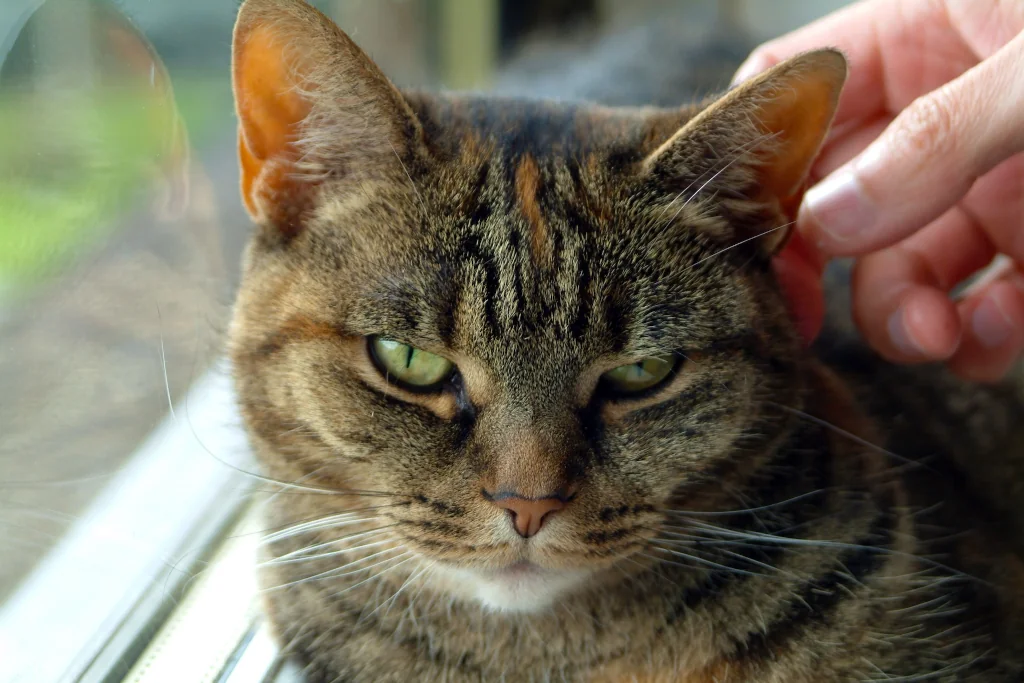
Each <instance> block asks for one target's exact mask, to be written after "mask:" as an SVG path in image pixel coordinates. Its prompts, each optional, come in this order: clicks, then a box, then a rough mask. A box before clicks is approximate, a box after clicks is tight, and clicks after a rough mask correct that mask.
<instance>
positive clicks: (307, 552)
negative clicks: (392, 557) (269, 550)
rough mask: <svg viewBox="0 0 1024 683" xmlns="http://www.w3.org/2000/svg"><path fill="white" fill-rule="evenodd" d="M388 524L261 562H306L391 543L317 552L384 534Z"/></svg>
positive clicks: (390, 540)
mask: <svg viewBox="0 0 1024 683" xmlns="http://www.w3.org/2000/svg"><path fill="white" fill-rule="evenodd" d="M390 526H391V525H389V526H388V527H380V528H377V529H372V530H370V531H365V532H363V533H359V534H350V535H348V536H343V537H341V538H338V539H335V540H333V541H328V542H326V543H316V544H314V545H310V546H306V547H304V548H299V549H298V550H292V551H291V552H288V553H285V554H283V555H279V556H277V557H275V558H273V559H271V560H265V561H264V562H262V563H261V564H287V563H291V562H307V561H309V560H316V559H322V558H325V557H334V556H336V555H344V554H346V553H352V552H355V551H357V550H361V549H363V548H369V547H373V546H378V545H383V544H385V543H391V542H392V539H385V540H382V541H373V542H369V543H365V544H363V545H358V546H348V545H346V546H345V547H344V548H340V549H338V550H331V551H329V552H326V553H319V552H317V551H319V550H322V549H324V548H327V547H336V546H337V544H339V543H349V542H351V541H356V540H360V539H364V538H367V537H370V538H373V537H374V536H382V535H385V534H384V530H385V529H387V528H389V527H390ZM311 553H315V554H311Z"/></svg>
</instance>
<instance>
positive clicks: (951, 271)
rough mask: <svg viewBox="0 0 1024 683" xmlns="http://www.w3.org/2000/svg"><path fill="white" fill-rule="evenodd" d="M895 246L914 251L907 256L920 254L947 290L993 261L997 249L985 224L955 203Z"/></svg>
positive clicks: (936, 281) (939, 286) (931, 272)
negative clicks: (955, 205)
mask: <svg viewBox="0 0 1024 683" xmlns="http://www.w3.org/2000/svg"><path fill="white" fill-rule="evenodd" d="M894 249H896V250H898V251H899V252H912V253H910V254H907V255H906V256H905V258H919V259H920V260H921V261H922V262H923V264H924V265H925V267H926V268H927V269H928V273H929V277H930V279H931V280H932V282H934V283H935V286H936V287H937V288H938V289H939V290H941V291H942V292H943V293H944V294H946V293H949V292H950V290H952V289H953V288H954V287H956V286H957V285H958V284H960V283H961V282H963V281H964V280H966V279H967V278H969V277H970V276H972V275H974V274H975V273H976V272H978V271H979V270H981V269H982V268H984V267H985V266H987V265H988V264H990V263H991V262H992V259H993V258H994V257H995V255H996V252H997V249H996V246H995V244H994V243H993V242H992V240H991V239H989V236H988V233H986V232H985V230H984V228H983V227H982V225H981V224H980V223H978V222H977V221H976V220H974V217H973V216H972V215H971V214H969V213H968V212H966V211H964V210H963V209H961V208H960V207H953V208H952V209H950V210H949V211H947V212H946V213H945V214H943V215H942V216H941V217H940V218H939V219H938V220H936V221H934V222H933V223H932V224H931V225H929V226H928V227H926V228H925V229H924V230H921V231H919V232H916V233H914V234H913V235H911V236H910V237H908V238H907V239H905V240H904V241H902V242H900V244H899V245H898V246H896V247H894Z"/></svg>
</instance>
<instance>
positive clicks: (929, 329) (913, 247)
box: [736, 0, 1024, 381]
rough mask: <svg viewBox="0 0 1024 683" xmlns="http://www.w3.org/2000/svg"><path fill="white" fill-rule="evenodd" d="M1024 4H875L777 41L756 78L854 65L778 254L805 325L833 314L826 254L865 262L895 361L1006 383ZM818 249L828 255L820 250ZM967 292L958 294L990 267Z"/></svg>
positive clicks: (745, 72) (862, 287)
mask: <svg viewBox="0 0 1024 683" xmlns="http://www.w3.org/2000/svg"><path fill="white" fill-rule="evenodd" d="M1022 29H1024V3H1021V2H1019V1H1015V0H991V1H989V2H978V1H977V0H896V1H893V0H865V1H864V2H860V3H857V4H855V5H852V6H850V7H848V8H845V9H843V10H841V11H838V12H836V13H834V14H832V15H830V16H828V17H825V18H824V19H821V20H819V21H817V22H815V23H813V24H810V25H809V26H807V27H805V28H802V29H799V30H797V31H795V32H793V33H791V34H789V35H786V36H783V37H781V38H778V39H776V40H772V41H770V42H768V43H765V44H764V45H762V46H761V47H759V48H758V49H757V50H755V51H754V53H753V54H752V55H751V57H750V58H749V59H748V60H747V62H746V63H745V64H744V65H743V66H742V67H741V68H740V69H739V71H738V72H737V75H736V80H737V81H741V80H745V79H747V78H749V77H751V76H753V75H754V74H757V73H760V72H761V71H764V70H765V69H767V68H768V67H770V66H773V65H774V64H777V63H779V62H781V61H783V60H784V59H786V58H788V57H790V56H792V55H794V54H796V53H799V52H802V51H805V50H809V49H812V48H817V47H821V46H825V45H831V46H836V47H838V48H840V49H841V50H843V51H844V52H845V53H846V54H847V56H848V57H849V59H850V65H851V72H850V79H849V81H848V83H847V86H846V90H845V91H844V92H843V95H842V98H841V100H840V103H839V111H838V113H837V115H836V119H835V124H834V128H833V133H832V135H831V137H830V138H829V140H828V142H827V144H826V146H825V148H824V150H823V152H822V154H821V156H820V157H819V159H818V162H817V164H816V166H815V168H814V169H813V170H812V174H811V182H812V183H817V184H816V185H814V186H812V187H811V189H810V190H808V192H807V194H806V195H805V197H804V200H803V204H802V206H801V208H800V212H799V218H798V227H799V230H800V233H801V235H800V236H801V237H802V239H798V240H795V241H794V243H793V244H792V245H791V247H790V248H787V249H786V250H785V252H784V253H783V254H782V255H781V256H780V257H779V258H777V259H776V270H777V274H778V276H779V278H780V280H781V282H782V285H783V287H784V288H785V289H786V290H787V291H788V292H790V298H791V300H793V301H792V303H793V308H794V313H795V314H796V316H797V318H798V322H799V323H800V327H801V330H802V331H803V333H804V334H805V336H809V337H813V335H814V334H815V333H816V332H817V330H818V328H819V327H820V324H821V316H822V313H821V311H822V309H823V304H822V287H821V284H820V278H819V274H820V272H821V264H822V263H823V262H824V261H825V260H826V259H827V258H830V257H840V256H852V257H856V262H855V266H854V275H853V287H852V288H853V310H854V316H855V318H856V321H857V324H858V327H859V328H860V329H861V331H862V333H863V334H864V336H865V337H866V339H867V341H868V342H869V343H870V344H871V346H873V347H874V348H875V349H876V350H877V351H878V352H879V353H881V354H882V355H883V356H884V357H886V358H887V359H889V360H891V361H895V362H902V363H918V362H928V361H945V362H946V363H948V365H949V367H950V368H951V369H952V370H953V371H954V372H956V373H957V374H959V375H961V376H962V377H964V378H967V379H971V380H978V381H993V380H997V379H999V378H1000V377H1002V376H1003V375H1004V374H1006V373H1007V372H1008V371H1009V369H1010V368H1011V366H1012V365H1013V364H1014V362H1015V361H1016V360H1017V359H1018V357H1020V355H1021V351H1022V350H1024V276H1022V274H1021V271H1022V269H1024V154H1021V152H1022V150H1024V108H1022V107H1021V102H1022V101H1024V33H1022ZM815 252H818V253H815ZM996 254H1004V255H1005V256H1006V257H1009V259H1008V260H1007V261H1006V262H1004V263H1002V264H1001V266H1002V267H998V268H990V269H989V270H988V271H987V272H986V273H985V274H984V275H983V276H982V277H981V278H979V279H978V281H976V282H975V283H974V284H972V286H971V287H969V288H968V289H967V291H966V292H965V293H964V294H963V295H962V296H959V297H951V296H950V292H951V290H953V288H954V287H956V286H957V285H958V284H959V283H961V282H962V281H964V280H965V279H967V278H969V277H971V276H972V275H974V274H975V273H977V272H978V271H980V270H982V269H983V268H985V266H987V265H988V264H989V263H990V262H991V261H992V259H993V257H994V256H995V255H996Z"/></svg>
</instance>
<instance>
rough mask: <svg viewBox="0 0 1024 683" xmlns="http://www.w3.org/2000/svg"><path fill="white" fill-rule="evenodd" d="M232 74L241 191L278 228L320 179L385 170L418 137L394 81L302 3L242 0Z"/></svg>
mask: <svg viewBox="0 0 1024 683" xmlns="http://www.w3.org/2000/svg"><path fill="white" fill-rule="evenodd" d="M232 76H233V83H234V94H235V105H236V110H237V113H238V119H239V140H238V153H239V158H240V161H241V174H242V198H243V200H244V201H245V206H246V208H247V209H248V210H249V213H250V214H251V215H252V217H253V218H254V220H256V221H257V222H258V223H270V224H272V225H274V226H275V227H276V228H277V229H278V230H280V231H281V232H282V233H284V234H285V235H293V234H295V233H297V232H298V231H299V230H300V229H301V226H302V222H303V217H304V215H305V214H306V212H307V211H308V210H309V208H311V203H312V200H313V198H314V196H315V193H316V191H317V189H318V187H319V185H320V183H322V182H323V181H324V180H326V179H328V178H345V177H352V176H354V175H356V176H360V177H365V176H367V175H371V174H373V173H379V172H382V171H386V169H389V168H391V167H392V166H393V165H394V164H396V163H400V161H401V157H402V156H404V155H405V154H407V153H408V152H409V151H410V150H411V149H412V148H413V146H414V142H415V141H417V140H419V139H421V136H422V128H421V126H420V124H419V122H418V121H417V120H416V117H415V115H414V114H413V112H412V110H411V109H410V108H409V105H408V104H407V103H406V101H405V100H404V98H403V97H402V95H401V94H400V93H399V92H398V90H397V89H396V88H395V86H394V85H392V84H391V82H390V81H389V80H388V79H387V77H385V76H384V74H383V73H381V71H380V69H378V68H377V66H376V65H375V64H374V63H373V62H372V61H371V60H370V58H369V57H367V56H366V54H364V53H363V51H362V50H360V49H359V48H358V47H357V46H356V44H355V43H353V42H352V40H351V39H350V38H349V37H348V36H346V35H345V34H344V33H343V32H342V31H341V30H340V29H339V28H338V27H337V26H336V25H335V24H334V23H333V22H332V21H331V20H330V19H328V18H327V17H325V16H324V15H323V14H321V13H320V12H319V11H317V10H316V9H314V8H313V7H311V6H309V5H307V4H306V3H305V2H304V1H303V0H246V2H245V3H244V4H243V5H242V7H241V9H240V10H239V13H238V21H237V23H236V25H235V33H234V42H233V64H232Z"/></svg>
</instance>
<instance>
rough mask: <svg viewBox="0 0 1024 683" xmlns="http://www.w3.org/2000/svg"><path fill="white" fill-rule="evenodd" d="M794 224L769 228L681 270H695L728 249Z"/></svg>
mask: <svg viewBox="0 0 1024 683" xmlns="http://www.w3.org/2000/svg"><path fill="white" fill-rule="evenodd" d="M795 223H796V221H790V222H788V223H783V224H782V225H776V226H775V227H774V228H769V229H767V230H765V231H763V232H759V233H757V234H756V235H754V236H753V237H748V238H746V239H742V240H740V241H739V242H736V243H734V244H730V245H729V246H728V247H725V248H724V249H719V250H718V251H716V252H715V253H713V254H711V255H710V256H705V257H704V258H702V259H700V260H699V261H694V262H693V263H691V264H690V265H688V266H687V267H686V268H684V269H683V270H690V269H691V268H696V267H697V266H699V265H700V264H702V263H704V262H705V261H710V260H711V259H713V258H715V257H716V256H720V255H722V254H724V253H725V252H727V251H729V250H730V249H735V248H736V247H740V246H743V245H744V244H746V243H747V242H753V241H754V240H756V239H760V238H762V237H764V236H765V235H769V234H771V233H773V232H776V231H777V230H783V229H785V228H788V227H789V226H791V225H793V224H795Z"/></svg>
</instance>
